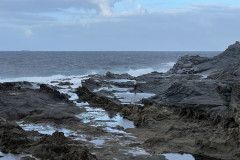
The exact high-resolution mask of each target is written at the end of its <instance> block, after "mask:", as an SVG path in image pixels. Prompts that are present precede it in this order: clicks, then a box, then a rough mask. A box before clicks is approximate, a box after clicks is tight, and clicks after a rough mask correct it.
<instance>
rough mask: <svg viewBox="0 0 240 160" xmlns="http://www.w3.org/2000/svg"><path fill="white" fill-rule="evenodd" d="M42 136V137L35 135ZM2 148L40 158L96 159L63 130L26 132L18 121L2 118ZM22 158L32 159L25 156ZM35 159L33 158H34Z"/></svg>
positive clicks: (4, 150) (0, 128)
mask: <svg viewBox="0 0 240 160" xmlns="http://www.w3.org/2000/svg"><path fill="white" fill-rule="evenodd" d="M39 136H40V137H41V138H40V139H37V140H36V138H33V137H39ZM0 150H1V151H2V152H4V153H14V154H21V153H28V154H32V155H33V156H34V157H37V158H40V159H46V160H47V159H51V160H52V159H59V160H64V159H69V160H70V159H71V160H96V159H97V158H96V156H94V155H92V154H91V153H90V152H89V150H88V149H87V148H86V147H83V146H81V145H80V144H78V143H77V142H74V141H72V140H70V139H69V138H66V137H65V136H64V134H63V133H62V132H57V131H56V132H54V133H53V134H52V135H40V134H38V133H37V132H26V131H24V130H22V128H21V127H19V126H18V125H17V124H16V123H12V122H8V121H4V120H2V119H0ZM22 159H31V157H25V158H22ZM32 159H33V158H32Z"/></svg>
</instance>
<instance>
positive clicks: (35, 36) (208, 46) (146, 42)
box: [0, 0, 240, 51]
mask: <svg viewBox="0 0 240 160" xmlns="http://www.w3.org/2000/svg"><path fill="white" fill-rule="evenodd" d="M238 40H240V0H0V50H2V51H13V50H33V51H222V50H225V49H226V47H227V46H228V45H230V44H232V43H235V41H238Z"/></svg>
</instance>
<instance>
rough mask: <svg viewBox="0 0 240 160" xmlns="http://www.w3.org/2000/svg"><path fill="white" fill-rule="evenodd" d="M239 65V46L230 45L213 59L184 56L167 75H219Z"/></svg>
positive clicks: (236, 44)
mask: <svg viewBox="0 0 240 160" xmlns="http://www.w3.org/2000/svg"><path fill="white" fill-rule="evenodd" d="M239 65H240V44H239V43H238V42H236V43H235V44H233V45H230V46H229V47H228V48H227V49H226V50H225V51H224V52H223V53H221V54H220V55H218V56H216V57H213V58H202V57H199V56H184V57H182V58H180V59H179V60H178V62H177V63H176V64H175V65H174V67H173V68H172V69H171V70H170V71H169V73H177V74H197V73H201V74H206V75H212V74H219V73H221V72H227V71H232V70H233V69H234V68H236V67H237V66H239ZM236 73H237V74H238V71H236Z"/></svg>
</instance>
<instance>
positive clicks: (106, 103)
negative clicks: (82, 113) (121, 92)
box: [76, 87, 121, 111]
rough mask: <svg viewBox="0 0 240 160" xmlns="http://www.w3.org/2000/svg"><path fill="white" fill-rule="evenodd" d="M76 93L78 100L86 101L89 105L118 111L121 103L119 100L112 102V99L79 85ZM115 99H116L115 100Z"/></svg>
mask: <svg viewBox="0 0 240 160" xmlns="http://www.w3.org/2000/svg"><path fill="white" fill-rule="evenodd" d="M76 93H77V94H78V97H79V100H78V101H80V102H88V103H89V104H90V105H91V106H95V107H99V108H104V109H106V110H109V111H111V110H112V111H113V110H114V111H120V110H121V105H120V104H119V102H116V103H115V102H113V100H110V99H109V98H107V97H104V96H101V95H99V94H97V93H94V92H92V91H90V90H89V89H88V88H86V87H79V88H78V89H77V90H76ZM116 101H117V100H116Z"/></svg>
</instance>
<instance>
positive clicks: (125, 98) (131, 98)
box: [114, 92, 155, 104]
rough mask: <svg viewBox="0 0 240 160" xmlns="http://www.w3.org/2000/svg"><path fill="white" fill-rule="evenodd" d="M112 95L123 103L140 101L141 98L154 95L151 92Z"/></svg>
mask: <svg viewBox="0 0 240 160" xmlns="http://www.w3.org/2000/svg"><path fill="white" fill-rule="evenodd" d="M114 95H115V96H116V97H117V98H119V100H120V101H121V102H122V103H123V104H135V103H137V102H139V101H141V100H142V99H143V98H149V97H152V96H154V95H155V94H152V93H130V92H126V93H114Z"/></svg>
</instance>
